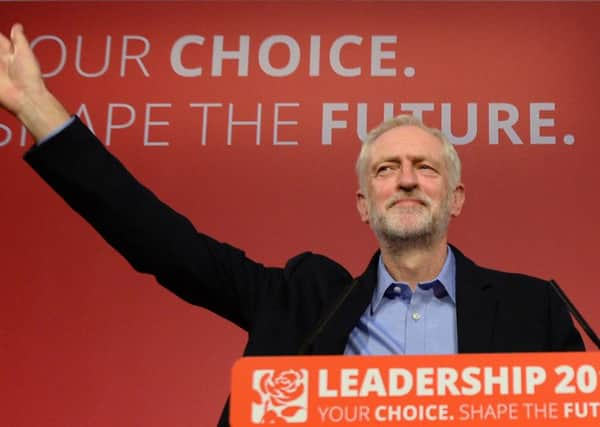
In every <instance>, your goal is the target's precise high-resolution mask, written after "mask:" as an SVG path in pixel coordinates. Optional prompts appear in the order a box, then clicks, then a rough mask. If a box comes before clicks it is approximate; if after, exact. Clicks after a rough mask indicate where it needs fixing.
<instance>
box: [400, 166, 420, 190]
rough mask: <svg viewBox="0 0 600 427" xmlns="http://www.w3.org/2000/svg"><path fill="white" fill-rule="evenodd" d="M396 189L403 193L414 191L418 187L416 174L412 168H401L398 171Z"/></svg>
mask: <svg viewBox="0 0 600 427" xmlns="http://www.w3.org/2000/svg"><path fill="white" fill-rule="evenodd" d="M397 180H398V181H397V185H398V188H401V189H402V190H404V191H411V190H414V189H415V188H416V187H417V185H418V180H417V173H416V171H415V169H414V168H413V167H412V166H403V167H401V168H400V169H399V170H398V177H397Z"/></svg>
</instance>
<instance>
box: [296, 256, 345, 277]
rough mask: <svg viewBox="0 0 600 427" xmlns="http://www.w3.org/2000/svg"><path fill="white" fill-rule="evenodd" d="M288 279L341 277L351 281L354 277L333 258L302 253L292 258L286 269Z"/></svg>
mask: <svg viewBox="0 0 600 427" xmlns="http://www.w3.org/2000/svg"><path fill="white" fill-rule="evenodd" d="M284 274H285V276H286V278H292V277H297V276H306V275H318V276H327V277H332V278H333V277H339V278H340V279H347V280H351V279H352V276H351V275H350V273H349V272H348V270H346V268H345V267H344V266H342V264H340V263H339V262H337V261H335V260H333V259H332V258H330V257H328V256H325V255H321V254H318V253H314V252H309V251H307V252H302V253H300V254H298V255H296V256H294V257H293V258H291V259H290V260H289V261H288V262H287V263H286V265H285V267H284Z"/></svg>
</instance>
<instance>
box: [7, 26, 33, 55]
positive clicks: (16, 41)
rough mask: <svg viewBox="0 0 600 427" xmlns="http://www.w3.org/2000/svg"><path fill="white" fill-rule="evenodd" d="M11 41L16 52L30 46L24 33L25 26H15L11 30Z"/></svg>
mask: <svg viewBox="0 0 600 427" xmlns="http://www.w3.org/2000/svg"><path fill="white" fill-rule="evenodd" d="M10 40H11V41H12V43H13V46H14V49H15V50H18V49H20V48H21V49H22V48H23V47H24V46H27V45H29V42H28V41H27V37H25V33H24V31H23V25H21V24H14V25H13V26H12V28H11V29H10Z"/></svg>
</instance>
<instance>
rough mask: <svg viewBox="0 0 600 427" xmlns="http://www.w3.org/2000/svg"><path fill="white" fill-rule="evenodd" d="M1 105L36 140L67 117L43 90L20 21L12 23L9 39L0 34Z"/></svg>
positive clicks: (37, 66) (55, 101)
mask: <svg viewBox="0 0 600 427" xmlns="http://www.w3.org/2000/svg"><path fill="white" fill-rule="evenodd" d="M0 106H2V107H3V108H4V109H6V110H8V111H10V112H11V113H13V114H14V115H15V116H17V117H18V118H19V120H21V122H22V123H23V124H24V125H25V126H26V127H27V129H29V131H30V132H31V133H32V134H33V136H34V138H36V139H38V140H39V139H42V138H44V137H45V136H46V135H47V134H48V133H50V132H51V131H52V130H54V129H55V128H56V127H58V126H59V125H60V124H62V123H64V122H65V121H66V120H67V119H68V118H69V114H68V113H67V112H66V110H65V109H64V107H63V106H62V105H61V104H60V102H58V101H57V100H56V98H54V96H53V95H52V94H51V93H50V92H48V90H47V89H46V86H45V85H44V80H43V79H42V73H41V71H40V67H39V65H38V62H37V60H36V58H35V55H34V54H33V51H32V50H31V46H29V42H28V41H27V38H26V37H25V33H24V32H23V26H22V25H21V24H15V25H13V27H12V29H11V31H10V39H8V38H6V36H4V35H3V34H2V33H0Z"/></svg>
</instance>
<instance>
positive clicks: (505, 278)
mask: <svg viewBox="0 0 600 427" xmlns="http://www.w3.org/2000/svg"><path fill="white" fill-rule="evenodd" d="M452 249H453V252H454V255H455V256H456V260H457V269H458V271H459V272H461V270H462V272H464V271H465V270H466V271H467V272H468V274H469V275H470V276H471V277H473V278H474V279H476V280H478V281H481V282H482V283H483V284H488V285H501V286H502V287H509V288H510V289H512V288H513V287H514V288H516V287H521V288H519V289H523V288H529V289H531V290H536V289H537V290H542V289H545V288H546V286H548V281H547V280H544V279H541V278H539V277H536V276H532V275H529V274H525V273H522V272H514V271H506V270H499V269H496V268H490V267H487V266H481V265H479V264H477V263H476V262H475V261H473V260H471V259H470V258H468V257H466V256H465V255H464V254H462V253H461V252H460V251H459V250H458V249H457V248H455V247H452Z"/></svg>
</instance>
